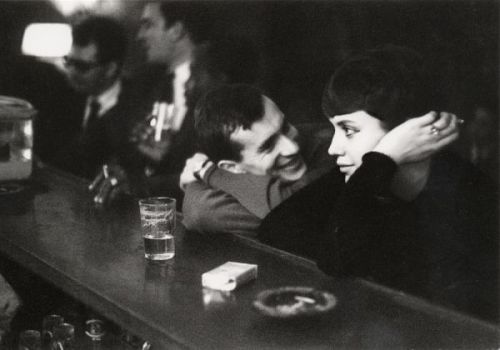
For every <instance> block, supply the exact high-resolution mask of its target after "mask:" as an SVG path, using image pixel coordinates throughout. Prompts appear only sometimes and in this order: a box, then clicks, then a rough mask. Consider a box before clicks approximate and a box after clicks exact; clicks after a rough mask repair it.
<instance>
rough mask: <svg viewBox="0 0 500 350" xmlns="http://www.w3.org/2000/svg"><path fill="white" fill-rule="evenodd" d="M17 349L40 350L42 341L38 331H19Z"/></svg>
mask: <svg viewBox="0 0 500 350" xmlns="http://www.w3.org/2000/svg"><path fill="white" fill-rule="evenodd" d="M17 348H18V350H41V349H42V341H41V336H40V332H39V331H36V330H33V329H28V330H25V331H22V332H21V333H19V342H18V346H17Z"/></svg>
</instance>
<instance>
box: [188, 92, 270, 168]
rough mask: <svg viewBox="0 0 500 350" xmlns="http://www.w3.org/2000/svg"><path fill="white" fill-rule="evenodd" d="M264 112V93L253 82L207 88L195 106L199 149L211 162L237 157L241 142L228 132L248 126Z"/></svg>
mask: <svg viewBox="0 0 500 350" xmlns="http://www.w3.org/2000/svg"><path fill="white" fill-rule="evenodd" d="M263 116H264V103H263V94H262V92H261V91H260V90H259V89H257V88H255V87H253V86H250V85H246V84H233V85H224V86H222V87H220V88H218V89H215V90H212V91H210V92H208V93H207V94H206V95H205V96H203V97H202V98H201V99H200V101H199V102H198V104H197V107H196V110H195V128H196V133H197V137H198V145H199V147H200V151H202V152H203V153H205V154H206V155H207V156H208V157H209V158H210V159H212V160H213V161H214V162H218V161H219V160H222V159H225V160H234V161H240V160H241V150H242V148H243V146H242V145H241V144H239V143H237V142H234V141H232V140H231V134H232V133H233V132H234V131H235V130H236V129H238V128H243V129H250V128H251V127H252V124H253V123H254V122H256V121H258V120H261V119H262V117H263Z"/></svg>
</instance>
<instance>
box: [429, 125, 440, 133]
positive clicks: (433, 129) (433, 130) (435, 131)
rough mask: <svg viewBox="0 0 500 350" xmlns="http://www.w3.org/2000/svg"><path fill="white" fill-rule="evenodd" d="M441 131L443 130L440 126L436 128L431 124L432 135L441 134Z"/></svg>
mask: <svg viewBox="0 0 500 350" xmlns="http://www.w3.org/2000/svg"><path fill="white" fill-rule="evenodd" d="M440 131H441V130H439V129H438V128H436V127H435V126H434V125H433V126H431V131H430V133H431V135H439V132H440Z"/></svg>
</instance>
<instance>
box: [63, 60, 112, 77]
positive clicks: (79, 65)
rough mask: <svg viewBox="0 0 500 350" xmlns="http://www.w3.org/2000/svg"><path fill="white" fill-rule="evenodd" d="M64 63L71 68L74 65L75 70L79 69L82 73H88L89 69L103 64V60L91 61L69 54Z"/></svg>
mask: <svg viewBox="0 0 500 350" xmlns="http://www.w3.org/2000/svg"><path fill="white" fill-rule="evenodd" d="M63 59H64V65H65V66H66V67H67V68H69V67H73V68H74V69H75V70H77V71H79V72H80V73H87V72H88V71H89V70H91V69H94V68H97V67H99V66H100V65H102V64H103V63H102V62H89V61H84V60H80V59H78V58H72V57H69V56H64V57H63Z"/></svg>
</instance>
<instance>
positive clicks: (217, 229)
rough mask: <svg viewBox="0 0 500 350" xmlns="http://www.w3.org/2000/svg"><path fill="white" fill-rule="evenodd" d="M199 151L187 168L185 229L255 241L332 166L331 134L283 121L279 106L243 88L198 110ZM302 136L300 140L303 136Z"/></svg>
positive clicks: (213, 96) (212, 97)
mask: <svg viewBox="0 0 500 350" xmlns="http://www.w3.org/2000/svg"><path fill="white" fill-rule="evenodd" d="M195 122H196V123H195V128H196V131H197V136H198V144H199V146H200V150H201V152H203V154H201V153H198V154H196V155H195V156H194V157H193V158H191V159H190V160H188V161H187V163H186V167H185V169H184V172H183V174H182V175H181V187H184V188H185V198H184V206H183V213H184V224H185V225H186V227H187V228H188V229H191V230H196V231H200V232H204V233H222V232H230V233H240V234H245V235H247V236H255V235H256V230H257V228H258V226H259V224H260V222H261V220H262V218H264V217H265V216H266V215H267V214H268V213H269V212H270V211H271V210H272V209H273V208H274V207H276V206H277V205H279V204H280V203H281V202H282V201H283V200H284V199H285V198H287V197H289V196H290V195H291V194H292V193H294V192H295V191H297V190H298V189H299V188H302V187H304V186H305V185H306V184H308V183H309V182H311V181H312V180H313V179H315V178H317V177H319V176H320V175H321V174H323V173H324V172H326V171H327V170H328V169H329V168H330V167H331V166H332V164H333V162H332V159H330V157H329V156H328V154H327V152H326V150H327V147H328V141H329V140H330V139H331V135H332V134H331V129H329V128H328V127H327V126H325V125H307V126H306V125H304V126H301V127H299V130H300V131H301V133H300V134H299V132H298V129H296V128H295V127H294V126H292V125H291V124H290V123H288V122H287V121H286V118H285V116H284V114H283V112H281V110H280V109H279V108H278V106H277V105H276V104H275V103H274V102H273V101H272V100H271V99H270V98H269V97H267V96H265V95H263V94H262V92H261V91H260V90H258V89H257V88H254V87H252V86H250V85H245V84H235V85H226V86H222V87H220V88H218V89H215V90H213V91H211V92H209V93H208V94H207V95H206V96H205V97H204V98H202V99H201V101H200V102H199V103H198V108H197V111H196V113H195ZM304 136H305V137H304Z"/></svg>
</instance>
